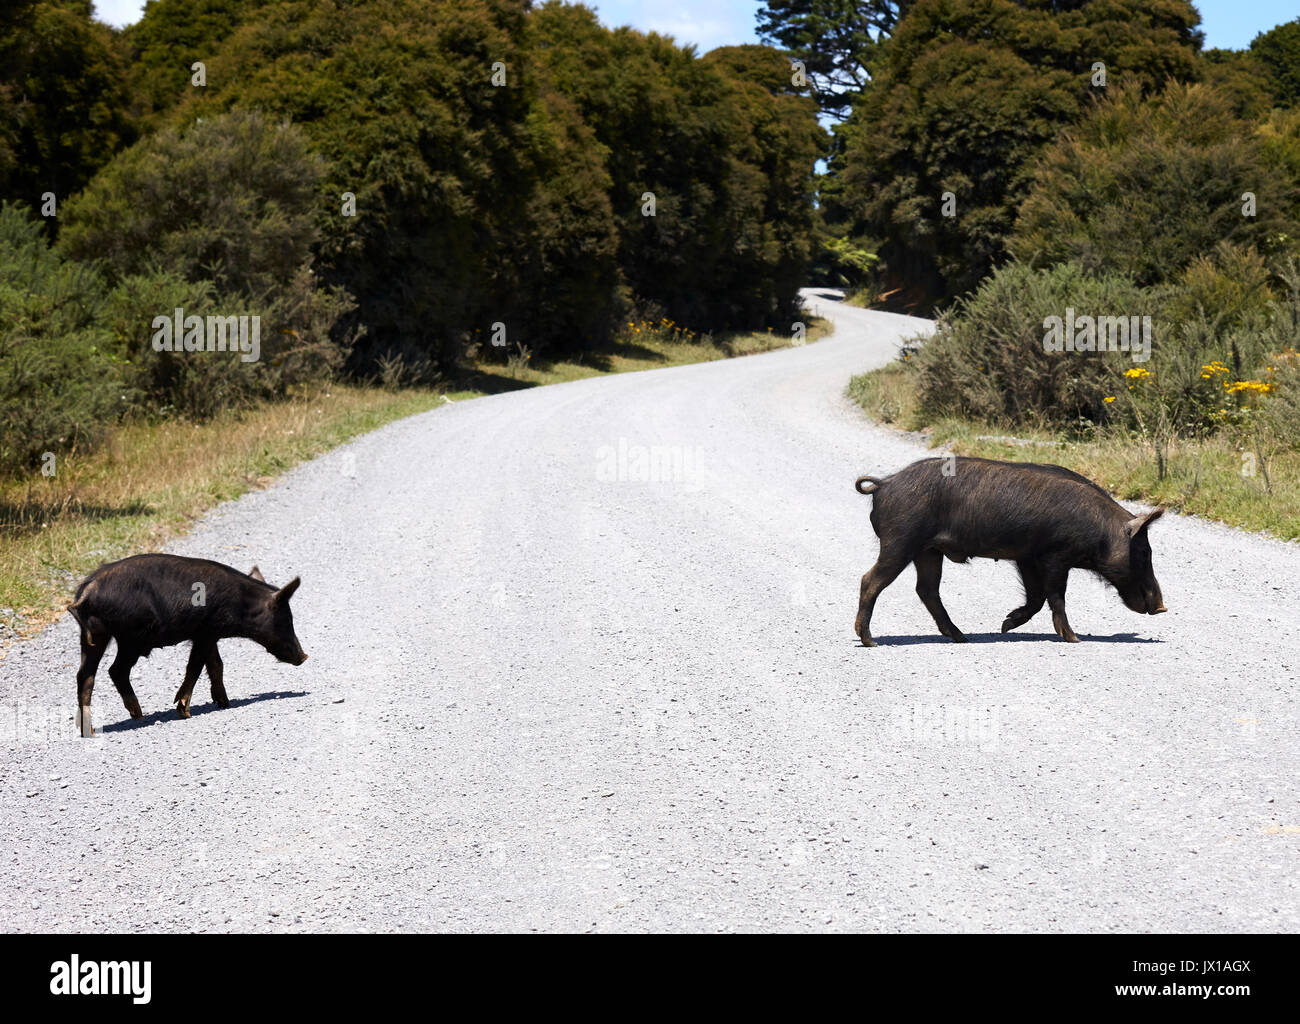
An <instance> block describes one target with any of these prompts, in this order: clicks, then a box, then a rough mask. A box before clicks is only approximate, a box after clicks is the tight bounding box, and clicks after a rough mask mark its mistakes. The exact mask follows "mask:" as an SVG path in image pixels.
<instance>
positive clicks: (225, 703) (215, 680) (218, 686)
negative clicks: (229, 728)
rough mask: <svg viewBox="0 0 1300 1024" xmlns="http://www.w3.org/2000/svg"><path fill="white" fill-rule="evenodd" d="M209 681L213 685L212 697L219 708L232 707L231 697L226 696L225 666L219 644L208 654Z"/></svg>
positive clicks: (214, 645)
mask: <svg viewBox="0 0 1300 1024" xmlns="http://www.w3.org/2000/svg"><path fill="white" fill-rule="evenodd" d="M207 666H208V683H209V684H210V685H211V687H212V699H213V701H214V702H215V703H216V705H217V707H219V708H228V707H230V698H229V697H227V696H226V686H225V683H224V682H223V680H222V673H223V666H222V664H221V655H220V654H218V653H217V645H216V644H213V645H212V653H211V654H209V655H208V660H207Z"/></svg>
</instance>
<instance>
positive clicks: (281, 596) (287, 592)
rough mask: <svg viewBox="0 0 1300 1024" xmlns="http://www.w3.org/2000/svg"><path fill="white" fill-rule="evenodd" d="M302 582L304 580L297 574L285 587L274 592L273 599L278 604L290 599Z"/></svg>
mask: <svg viewBox="0 0 1300 1024" xmlns="http://www.w3.org/2000/svg"><path fill="white" fill-rule="evenodd" d="M301 583H302V580H301V579H299V578H298V577H297V576H295V577H294V578H293V579H291V580H290V581H289V582H288V583H286V584H285V585H284V586H283V587H281V588H280V589H279V590H277V591H276V592H275V593H274V594H272V595H271V600H272V601H274V602H275V603H276V604H280V603H282V602H284V601H287V600H289V598H291V597H293V592H294V591H295V590H297V589H298V587H299V585H300V584H301Z"/></svg>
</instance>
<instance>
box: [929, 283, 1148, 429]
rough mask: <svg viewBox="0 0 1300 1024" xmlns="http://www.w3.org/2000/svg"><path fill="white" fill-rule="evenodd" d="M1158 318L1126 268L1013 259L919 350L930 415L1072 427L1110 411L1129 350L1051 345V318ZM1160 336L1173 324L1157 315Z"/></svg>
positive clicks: (1100, 418)
mask: <svg viewBox="0 0 1300 1024" xmlns="http://www.w3.org/2000/svg"><path fill="white" fill-rule="evenodd" d="M1068 309H1073V310H1074V311H1075V314H1076V315H1077V316H1084V315H1087V316H1094V317H1095V316H1117V317H1118V316H1124V317H1132V316H1152V317H1153V318H1154V317H1155V315H1156V314H1157V313H1158V303H1157V301H1156V296H1155V295H1154V294H1152V293H1150V292H1148V291H1144V290H1143V289H1140V288H1138V287H1137V286H1136V285H1134V284H1133V283H1132V282H1131V281H1128V280H1127V279H1125V278H1122V277H1118V276H1103V277H1089V276H1087V275H1085V274H1084V273H1083V272H1082V271H1081V270H1080V269H1079V268H1077V267H1075V266H1072V265H1062V266H1059V267H1052V268H1050V269H1048V270H1044V271H1037V270H1034V269H1033V268H1031V267H1028V266H1026V265H1024V264H1017V263H1012V264H1008V265H1007V266H1004V267H1002V268H1000V269H999V270H997V271H995V272H994V273H993V275H992V276H991V277H989V278H988V279H987V280H985V282H984V283H983V284H982V285H981V286H980V287H979V288H978V289H977V290H976V291H975V293H974V294H973V295H971V296H970V297H968V298H967V299H964V300H963V301H962V302H960V303H959V304H958V305H957V306H956V307H955V308H954V309H952V310H951V311H949V312H948V313H947V314H945V315H944V316H942V317H941V318H940V319H939V322H938V325H937V329H936V332H935V334H934V336H933V337H932V338H931V339H929V340H928V341H926V342H925V343H924V344H923V345H921V347H920V350H919V351H918V352H917V354H916V356H915V361H916V364H917V370H918V373H919V390H920V403H921V408H922V410H923V412H924V413H925V414H926V415H927V416H928V417H940V416H964V417H967V418H971V419H976V420H983V421H986V422H993V423H1006V424H1042V423H1051V424H1055V425H1065V426H1072V425H1076V424H1078V423H1079V422H1080V421H1087V422H1092V423H1096V422H1101V421H1103V420H1104V419H1106V418H1108V414H1109V409H1108V406H1109V405H1110V404H1113V403H1107V402H1106V401H1105V398H1106V397H1107V396H1111V397H1113V396H1114V395H1115V389H1116V386H1117V384H1118V382H1119V381H1120V380H1122V379H1123V373H1124V371H1125V370H1126V369H1129V368H1132V367H1133V366H1135V365H1138V364H1136V363H1135V362H1134V361H1133V359H1132V358H1131V356H1130V355H1129V354H1127V353H1123V352H1107V353H1104V354H1102V353H1089V352H1049V351H1046V350H1045V348H1044V343H1043V342H1044V335H1045V333H1046V328H1045V326H1044V322H1045V321H1046V320H1047V319H1048V318H1049V317H1061V318H1065V317H1066V315H1067V310H1068ZM1153 328H1154V330H1155V332H1156V338H1157V339H1158V338H1159V337H1160V333H1161V331H1162V330H1163V326H1162V325H1161V324H1159V323H1158V322H1156V321H1155V320H1154V319H1153Z"/></svg>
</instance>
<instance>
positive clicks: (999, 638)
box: [856, 630, 1164, 647]
mask: <svg viewBox="0 0 1300 1024" xmlns="http://www.w3.org/2000/svg"><path fill="white" fill-rule="evenodd" d="M1076 633H1077V630H1076ZM1078 637H1079V639H1080V640H1082V641H1083V642H1084V643H1085V644H1090V643H1091V644H1162V643H1164V641H1163V640H1154V639H1152V638H1150V637H1145V636H1138V635H1137V634H1136V633H1114V634H1112V635H1110V636H1098V635H1097V634H1095V633H1078ZM966 639H967V640H969V641H970V642H971V643H973V644H994V643H997V644H1026V643H1058V644H1063V643H1065V641H1064V640H1062V639H1061V638H1060V637H1059V636H1057V635H1056V634H1055V633H967V634H966ZM875 640H876V643H877V644H878V645H879V646H881V647H911V646H913V645H915V644H950V645H951V646H953V647H960V646H962V645H961V644H954V643H953V642H952V641H951V640H949V639H948V638H947V637H946V636H941V635H940V634H938V633H933V634H927V635H925V636H878V637H876V638H875ZM856 646H859V647H861V646H862V645H861V644H860V643H859V644H856Z"/></svg>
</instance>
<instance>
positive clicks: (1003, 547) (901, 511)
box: [854, 456, 1165, 647]
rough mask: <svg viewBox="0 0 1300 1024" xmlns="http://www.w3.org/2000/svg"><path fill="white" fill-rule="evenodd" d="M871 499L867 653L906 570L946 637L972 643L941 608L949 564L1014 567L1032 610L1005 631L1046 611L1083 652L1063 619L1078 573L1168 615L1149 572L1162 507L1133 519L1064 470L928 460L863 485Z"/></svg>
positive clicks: (1150, 611) (864, 614)
mask: <svg viewBox="0 0 1300 1024" xmlns="http://www.w3.org/2000/svg"><path fill="white" fill-rule="evenodd" d="M855 486H856V487H857V489H858V491H859V492H860V493H862V494H871V495H874V497H873V499H872V501H873V504H872V509H871V526H872V528H873V529H874V530H875V531H876V536H878V537H879V538H880V556H879V558H878V559H877V560H876V564H875V565H874V566H872V567H871V571H870V572H868V573H867V574H866V575H865V576H863V577H862V589H861V592H860V596H859V601H858V617H857V622H856V623H855V624H854V632H856V633H857V634H858V637H859V638H860V639H861V640H862V643H863V644H864V645H865V646H867V647H875V646H876V642H875V640H873V639H872V637H871V612H872V609H873V608H874V607H875V604H876V598H877V597H879V596H880V592H881V591H882V590H884V589H885V588H886V587H887V586H889V584H891V583H892V582H893V581H894V579H895V578H896V577H897V576H898V574H899V573H900V572H902V571H903V569H904V568H905V567H906V566H907V564H908V563H909V562H911V563H912V564H914V565H915V566H916V592H917V594H918V595H919V596H920V598H921V601H922V603H924V605H925V607H926V609H927V610H928V611H929V612H930V614H931V615H932V616H934V621H935V624H936V625H937V626H938V627H939V632H941V633H942V634H943V635H944V636H947V637H951V638H952V639H953V640H954V641H956V642H958V643H964V642H965V641H966V638H965V637H964V636H963V635H962V633H961V630H959V629H958V628H957V627H956V626H955V625H953V621H952V619H950V618H949V617H948V612H947V611H946V610H945V609H944V607H943V603H942V602H941V601H940V600H939V579H940V576H941V575H942V573H943V559H944V556H947V557H948V558H949V559H951V560H952V561H954V562H965V561H967V560H969V559H971V558H1005V559H1011V560H1014V561H1015V563H1016V565H1017V567H1018V568H1019V569H1020V578H1021V580H1022V581H1023V583H1024V587H1025V603H1024V604H1023V605H1022V606H1021V607H1019V608H1016V609H1015V610H1013V611H1012V612H1010V613H1009V614H1008V615H1007V617H1006V619H1005V620H1004V621H1003V623H1002V632H1004V633H1005V632H1007V631H1008V630H1010V629H1014V628H1015V627H1016V626H1020V625H1023V624H1024V623H1026V622H1028V621H1029V620H1030V619H1031V618H1032V617H1033V616H1034V615H1035V614H1036V613H1037V612H1038V610H1039V609H1040V608H1042V607H1043V602H1044V601H1046V602H1047V605H1048V607H1049V608H1051V610H1052V626H1053V628H1054V629H1055V630H1056V632H1057V634H1058V635H1059V636H1060V637H1061V638H1062V639H1063V640H1067V641H1069V642H1070V643H1078V642H1079V638H1078V637H1077V636H1075V634H1074V630H1072V629H1071V628H1070V623H1069V622H1068V621H1067V620H1066V618H1065V583H1066V578H1067V577H1068V576H1069V573H1070V570H1071V569H1086V570H1089V571H1091V572H1095V573H1096V574H1097V575H1098V576H1100V577H1101V578H1102V579H1104V580H1105V581H1106V582H1108V583H1110V584H1111V585H1112V586H1113V587H1114V588H1115V589H1116V590H1117V591H1119V596H1120V597H1121V598H1122V599H1123V601H1124V604H1126V605H1127V606H1128V607H1129V608H1131V609H1132V610H1133V611H1135V612H1141V613H1143V614H1146V615H1157V614H1159V613H1160V612H1163V611H1164V610H1165V605H1164V600H1163V598H1162V597H1161V594H1160V584H1159V583H1157V582H1156V577H1155V572H1154V571H1153V570H1152V567H1151V544H1150V543H1149V541H1148V540H1147V530H1148V528H1149V527H1150V526H1151V524H1152V523H1153V522H1155V521H1156V520H1157V519H1159V518H1160V516H1161V514H1162V513H1163V512H1164V509H1161V508H1157V509H1155V510H1154V511H1151V512H1148V513H1146V514H1145V515H1138V516H1135V515H1133V514H1132V513H1130V512H1128V511H1126V510H1125V509H1124V508H1123V507H1121V506H1120V505H1119V504H1118V503H1117V502H1116V501H1115V500H1114V499H1113V498H1111V496H1110V495H1109V494H1107V493H1106V492H1105V491H1104V490H1102V489H1101V488H1100V487H1098V486H1097V485H1096V484H1094V483H1093V482H1092V481H1091V480H1088V479H1087V478H1085V477H1082V476H1080V475H1079V474H1078V473H1073V472H1071V471H1070V470H1068V469H1065V468H1063V467H1061V466H1047V465H1038V464H1032V463H1019V462H995V461H993V460H991V459H975V458H957V457H953V456H949V457H946V458H936V459H923V460H921V461H920V462H914V463H913V464H912V465H910V466H908V467H907V468H906V469H902V470H899V471H898V472H897V473H894V474H893V475H892V476H888V477H885V478H884V479H883V480H882V479H877V478H876V477H871V476H864V477H859V478H858V481H857V484H856V485H855Z"/></svg>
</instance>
